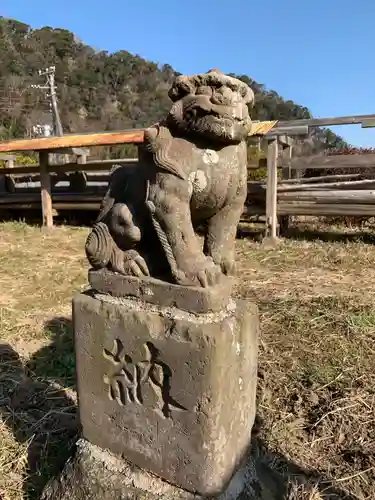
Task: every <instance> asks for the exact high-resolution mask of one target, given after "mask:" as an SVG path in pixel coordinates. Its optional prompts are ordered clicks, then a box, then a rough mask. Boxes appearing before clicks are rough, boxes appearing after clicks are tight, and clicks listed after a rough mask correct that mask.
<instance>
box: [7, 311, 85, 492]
mask: <svg viewBox="0 0 375 500" xmlns="http://www.w3.org/2000/svg"><path fill="white" fill-rule="evenodd" d="M46 332H47V333H48V334H49V335H50V336H51V340H52V342H51V344H50V345H48V346H46V347H43V348H42V349H40V350H39V351H37V352H36V353H35V354H34V355H33V356H32V357H31V358H30V360H29V361H27V362H26V363H25V362H24V361H23V360H22V359H21V358H20V356H19V355H18V353H17V352H16V351H15V350H14V349H13V348H12V347H11V346H10V345H8V344H0V416H1V417H2V419H3V421H5V423H6V425H7V426H8V427H9V429H10V430H11V431H12V433H13V435H14V438H15V439H16V441H17V442H19V443H22V444H28V448H27V449H28V453H27V470H26V477H25V480H24V497H25V498H28V499H30V500H36V499H38V498H39V496H40V493H41V491H42V489H43V487H44V485H45V483H46V482H47V481H48V479H49V478H50V477H52V476H54V475H55V474H56V473H58V471H59V470H60V469H61V467H62V466H63V464H64V463H65V461H66V459H67V458H68V456H69V455H70V453H71V449H72V446H73V444H74V442H75V441H76V439H77V437H78V433H79V425H78V419H77V412H76V403H75V396H74V393H73V392H71V391H69V389H68V390H66V388H69V387H71V385H74V353H73V339H72V326H71V322H70V320H67V319H66V318H56V319H55V320H53V321H52V322H49V323H48V324H47V325H46Z"/></svg>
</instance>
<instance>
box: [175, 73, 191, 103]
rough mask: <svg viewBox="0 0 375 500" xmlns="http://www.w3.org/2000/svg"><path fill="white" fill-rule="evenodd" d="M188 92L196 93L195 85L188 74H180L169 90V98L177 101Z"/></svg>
mask: <svg viewBox="0 0 375 500" xmlns="http://www.w3.org/2000/svg"><path fill="white" fill-rule="evenodd" d="M188 94H195V85H194V84H193V82H192V81H191V79H190V78H189V77H188V76H183V75H182V76H178V77H177V78H176V80H175V82H174V84H173V85H172V87H171V88H170V90H169V92H168V96H169V98H170V99H171V100H172V101H173V102H176V101H179V100H180V99H182V98H183V97H185V96H186V95H188Z"/></svg>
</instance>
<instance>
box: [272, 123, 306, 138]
mask: <svg viewBox="0 0 375 500" xmlns="http://www.w3.org/2000/svg"><path fill="white" fill-rule="evenodd" d="M308 134H309V127H308V126H307V125H300V126H297V125H291V126H284V127H280V126H277V127H275V128H273V129H272V130H270V132H268V133H267V134H266V135H265V136H264V137H265V138H266V139H271V138H273V137H277V136H280V135H281V136H284V135H293V136H294V135H308Z"/></svg>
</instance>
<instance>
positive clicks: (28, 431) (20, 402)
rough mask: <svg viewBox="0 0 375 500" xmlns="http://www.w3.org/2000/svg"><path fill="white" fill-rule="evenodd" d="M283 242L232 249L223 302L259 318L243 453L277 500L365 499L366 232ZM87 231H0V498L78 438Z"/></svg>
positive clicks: (371, 256)
mask: <svg viewBox="0 0 375 500" xmlns="http://www.w3.org/2000/svg"><path fill="white" fill-rule="evenodd" d="M307 228H308V230H307ZM304 229H305V231H304ZM293 231H294V238H285V239H283V240H282V241H281V242H280V244H279V245H277V246H276V247H274V248H266V247H264V246H262V245H261V244H260V243H257V242H255V241H253V240H251V239H249V238H240V239H238V243H237V249H238V261H239V279H238V286H237V292H236V293H237V294H238V296H241V297H245V298H247V299H249V300H253V301H255V302H257V303H258V305H259V308H260V313H261V345H260V368H259V390H258V419H257V425H256V428H255V433H254V434H255V435H254V440H253V442H254V450H253V453H254V456H257V457H258V458H259V460H260V464H261V468H262V467H263V469H264V474H265V475H266V476H267V474H268V472H269V471H270V470H272V471H275V474H276V473H277V477H276V476H275V477H276V479H275V485H274V489H275V490H277V491H278V493H279V498H280V499H288V500H322V499H329V500H333V499H335V500H338V499H348V500H349V499H351V500H354V499H358V500H365V499H374V498H375V455H374V453H375V422H374V420H375V414H374V398H375V389H374V387H375V384H374V382H375V376H374V374H373V369H374V367H375V305H374V304H375V302H374V299H375V287H374V280H375V249H374V247H373V244H372V243H373V242H372V239H371V235H369V234H362V235H360V236H358V235H359V231H358V230H357V232H356V230H355V229H353V230H351V231H349V232H348V230H346V232H347V234H346V235H344V234H342V231H343V230H342V228H339V229H338V228H334V229H333V228H332V226H324V225H322V224H320V225H319V227H318V226H316V227H314V226H313V225H311V223H310V224H309V225H308V226H307V225H306V227H305V228H304V226H303V225H301V224H299V225H298V230H293V228H292V231H291V232H293ZM87 232H88V229H86V228H74V227H67V226H63V227H56V228H55V229H54V230H53V231H52V232H50V233H43V232H42V231H41V230H40V229H39V228H37V227H32V226H27V225H26V224H22V223H3V224H1V225H0V499H1V500H21V499H32V500H35V499H37V498H38V496H39V494H40V491H41V489H42V487H43V485H44V484H45V482H46V481H47V480H48V478H50V477H51V476H52V475H53V474H55V473H56V471H58V470H59V468H60V467H61V465H62V464H63V463H64V461H65V459H66V457H67V456H68V455H69V448H70V446H71V445H72V443H74V441H75V439H76V436H77V429H78V423H77V417H76V395H75V377H74V369H75V368H74V355H73V345H72V326H71V318H70V313H71V298H72V295H73V294H74V292H76V291H79V290H82V289H83V288H85V286H86V272H87V264H86V261H85V256H84V250H83V248H84V240H85V237H86V235H87ZM331 233H332V234H331ZM318 237H320V238H321V239H318ZM298 238H299V239H298ZM303 238H304V239H303ZM323 239H326V240H328V241H323ZM261 495H263V496H261V498H262V499H266V498H271V497H267V494H266V493H264V492H263V493H262V494H261Z"/></svg>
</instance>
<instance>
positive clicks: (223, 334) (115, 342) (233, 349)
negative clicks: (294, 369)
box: [73, 292, 258, 497]
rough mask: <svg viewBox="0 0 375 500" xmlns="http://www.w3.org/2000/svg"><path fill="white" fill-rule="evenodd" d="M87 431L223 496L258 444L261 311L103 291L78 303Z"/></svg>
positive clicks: (168, 474)
mask: <svg viewBox="0 0 375 500" xmlns="http://www.w3.org/2000/svg"><path fill="white" fill-rule="evenodd" d="M73 321H74V335H75V351H76V365H77V384H78V400H79V412H80V420H81V425H82V432H83V437H84V438H85V439H87V440H88V441H90V442H91V443H93V444H95V445H97V446H99V447H100V448H102V449H107V450H109V451H111V452H112V453H114V454H116V455H118V456H121V457H123V458H124V459H126V460H128V461H129V462H131V463H133V464H135V465H137V466H138V467H140V468H142V469H143V470H148V471H150V472H151V473H153V474H155V475H157V476H158V477H161V478H163V479H164V480H166V481H168V482H169V483H171V484H174V485H176V486H178V487H179V488H182V489H184V490H187V491H190V492H193V493H198V494H200V495H202V496H203V497H204V496H215V495H218V494H220V493H221V492H222V491H223V490H224V489H225V488H226V486H227V485H228V483H229V481H230V480H231V478H232V476H233V474H234V473H235V471H236V470H237V469H238V467H239V465H240V464H241V463H242V461H243V458H244V456H245V454H246V452H247V450H248V448H249V445H250V440H251V429H252V426H253V422H254V418H255V395H256V381H257V345H258V339H257V337H258V312H257V307H256V306H255V305H254V304H252V303H249V302H247V301H243V300H238V301H233V300H231V301H230V303H229V304H228V306H227V308H225V309H223V310H222V311H220V312H218V313H207V314H191V313H188V312H186V311H182V310H181V309H177V308H173V307H165V306H156V305H151V304H145V303H144V302H141V301H139V300H135V299H127V298H121V299H120V298H115V297H112V296H109V295H99V294H95V293H93V292H92V293H91V294H90V293H85V294H78V295H77V296H76V297H75V298H74V300H73Z"/></svg>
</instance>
